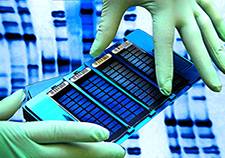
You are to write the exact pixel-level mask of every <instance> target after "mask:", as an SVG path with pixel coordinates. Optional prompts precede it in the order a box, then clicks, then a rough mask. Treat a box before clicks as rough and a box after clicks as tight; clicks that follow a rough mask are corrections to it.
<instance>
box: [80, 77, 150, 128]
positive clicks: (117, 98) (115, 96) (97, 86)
mask: <svg viewBox="0 0 225 158" xmlns="http://www.w3.org/2000/svg"><path fill="white" fill-rule="evenodd" d="M80 86H81V87H82V88H83V89H84V90H85V91H87V92H88V93H89V94H90V95H91V96H92V97H93V98H95V99H96V100H97V101H99V102H100V103H101V104H103V105H104V106H106V107H107V108H108V109H109V110H110V111H112V112H113V113H114V114H116V115H117V116H118V117H119V118H120V119H122V120H123V121H124V122H126V123H127V124H129V125H134V124H135V123H137V122H136V120H140V119H141V118H143V117H144V116H146V115H147V114H148V113H149V111H148V110H147V109H145V108H143V107H142V106H141V105H139V104H138V103H136V102H135V101H133V100H132V99H131V98H129V97H128V96H127V95H126V94H125V93H123V92H122V91H120V90H119V89H117V88H115V87H114V86H113V85H112V84H110V83H109V82H107V81H106V80H105V79H103V78H102V77H100V76H99V75H97V74H92V75H91V76H90V77H89V78H88V79H87V80H86V81H84V82H82V83H81V84H80Z"/></svg>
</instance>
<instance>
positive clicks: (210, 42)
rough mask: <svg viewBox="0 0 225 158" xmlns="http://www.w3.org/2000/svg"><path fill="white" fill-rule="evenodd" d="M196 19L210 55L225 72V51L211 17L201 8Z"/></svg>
mask: <svg viewBox="0 0 225 158" xmlns="http://www.w3.org/2000/svg"><path fill="white" fill-rule="evenodd" d="M196 21H197V23H198V26H199V28H200V30H201V34H202V36H203V40H204V43H205V46H206V48H207V50H208V52H209V55H210V56H211V58H212V60H213V61H214V63H215V64H216V66H217V67H218V68H219V69H220V71H222V72H223V73H225V52H224V50H223V46H222V44H221V42H220V40H219V38H218V36H217V34H216V32H215V30H214V28H213V25H212V23H211V21H210V19H209V17H208V16H207V15H206V14H205V13H204V12H203V11H202V10H200V9H199V10H198V16H197V17H196Z"/></svg>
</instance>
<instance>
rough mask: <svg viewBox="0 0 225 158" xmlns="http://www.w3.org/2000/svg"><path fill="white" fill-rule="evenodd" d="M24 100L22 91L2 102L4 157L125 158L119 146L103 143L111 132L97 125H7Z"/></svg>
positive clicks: (0, 130)
mask: <svg viewBox="0 0 225 158" xmlns="http://www.w3.org/2000/svg"><path fill="white" fill-rule="evenodd" d="M24 97H25V94H24V92H23V90H19V91H17V92H15V93H14V94H12V95H11V96H9V97H7V98H5V99H4V100H2V101H1V102H0V120H2V121H0V157H5V158H10V157H21V158H22V157H26V158H27V157H63V158H64V157H76V158H81V157H82V158H98V157H102V158H112V157H116V158H119V157H124V155H125V151H124V150H123V149H122V148H121V147H120V146H119V145H117V144H114V143H105V142H101V141H103V140H105V139H107V138H108V137H109V132H108V131H107V130H106V129H104V128H102V127H101V126H98V125H95V124H91V123H80V122H72V121H71V122H68V121H43V122H27V123H23V122H21V123H18V122H10V121H3V120H7V119H9V117H11V116H12V115H13V114H14V113H15V111H16V110H17V109H18V108H19V107H20V105H21V103H22V101H23V100H24ZM47 143H48V144H47Z"/></svg>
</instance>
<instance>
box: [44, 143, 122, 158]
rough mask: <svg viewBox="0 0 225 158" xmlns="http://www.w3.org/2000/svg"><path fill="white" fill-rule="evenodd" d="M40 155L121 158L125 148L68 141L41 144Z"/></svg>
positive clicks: (110, 144)
mask: <svg viewBox="0 0 225 158" xmlns="http://www.w3.org/2000/svg"><path fill="white" fill-rule="evenodd" d="M41 151H42V152H41V153H42V154H43V155H40V157H64V158H66V157H74V158H81V157H82V158H93V157H94V158H122V157H124V156H125V153H126V152H125V150H124V149H123V148H122V147H120V146H119V145H117V144H114V143H105V142H97V143H70V144H51V145H43V146H42V150H41Z"/></svg>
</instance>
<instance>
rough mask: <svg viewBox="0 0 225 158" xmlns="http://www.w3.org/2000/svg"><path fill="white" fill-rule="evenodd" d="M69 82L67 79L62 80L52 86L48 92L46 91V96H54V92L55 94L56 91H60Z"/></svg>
mask: <svg viewBox="0 0 225 158" xmlns="http://www.w3.org/2000/svg"><path fill="white" fill-rule="evenodd" d="M68 85H69V83H68V82H67V81H64V82H62V83H61V84H60V85H58V86H54V87H53V88H52V90H51V91H50V92H48V94H47V95H48V96H50V97H52V96H54V95H55V94H57V93H58V92H60V91H61V90H62V89H64V88H65V87H66V86H68Z"/></svg>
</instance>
